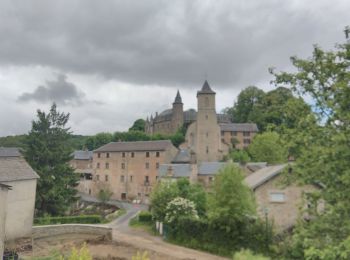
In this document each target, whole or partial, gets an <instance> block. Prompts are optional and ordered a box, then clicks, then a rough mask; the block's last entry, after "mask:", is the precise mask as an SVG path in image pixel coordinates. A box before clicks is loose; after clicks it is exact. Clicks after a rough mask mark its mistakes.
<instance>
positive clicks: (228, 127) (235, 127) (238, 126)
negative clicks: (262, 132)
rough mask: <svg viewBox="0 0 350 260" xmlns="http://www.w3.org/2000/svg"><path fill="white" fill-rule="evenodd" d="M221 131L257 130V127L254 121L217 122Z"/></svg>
mask: <svg viewBox="0 0 350 260" xmlns="http://www.w3.org/2000/svg"><path fill="white" fill-rule="evenodd" d="M219 125H220V129H221V131H227V132H258V131H259V129H258V127H257V125H256V124H254V123H229V124H219Z"/></svg>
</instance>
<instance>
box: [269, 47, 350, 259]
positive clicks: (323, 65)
mask: <svg viewBox="0 0 350 260" xmlns="http://www.w3.org/2000/svg"><path fill="white" fill-rule="evenodd" d="M291 62H292V64H293V65H294V67H295V68H296V69H295V71H296V72H294V73H289V72H275V71H274V70H271V72H272V74H273V75H274V76H275V84H276V85H279V84H284V85H286V86H289V87H290V88H291V89H292V90H293V91H294V92H295V93H296V94H299V95H307V96H309V98H310V99H311V104H313V110H314V112H315V115H316V118H317V120H318V123H319V124H318V125H316V126H313V125H312V124H309V125H310V127H308V128H305V125H303V124H301V125H300V126H299V128H298V135H290V136H289V138H290V139H291V140H294V141H295V142H296V143H303V146H299V147H300V149H299V153H300V155H299V157H298V159H297V161H296V164H295V167H294V176H295V177H296V178H297V181H299V182H302V183H307V184H312V183H314V182H318V183H321V184H322V186H323V189H322V192H321V193H320V194H319V196H318V197H317V196H316V195H317V194H313V195H314V197H316V198H319V199H322V200H323V201H325V209H324V211H323V212H322V213H318V212H317V211H315V210H313V208H315V207H311V209H309V210H308V213H309V215H310V216H311V221H309V222H306V221H303V220H301V221H300V223H299V225H298V228H297V229H296V230H295V232H294V235H293V243H292V248H291V253H290V255H289V257H290V256H292V257H293V258H295V259H303V258H306V259H348V255H349V253H348V252H349V249H348V248H349V246H348V244H349V239H348V238H349V236H350V221H349V216H350V193H349V185H350V149H349V147H350V109H349V107H350V103H349V102H350V87H349V85H350V44H349V42H347V43H345V44H338V45H336V49H335V50H331V51H324V50H322V49H321V48H319V47H318V46H314V49H313V53H312V57H310V58H309V59H300V58H297V57H292V58H291ZM305 122H306V123H307V122H308V121H307V120H305ZM305 122H304V123H305ZM316 202H317V200H316ZM340 247H344V250H343V253H341V251H342V250H339V248H340ZM337 252H338V253H339V252H340V254H339V255H337ZM328 256H330V257H328Z"/></svg>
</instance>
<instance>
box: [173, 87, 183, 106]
mask: <svg viewBox="0 0 350 260" xmlns="http://www.w3.org/2000/svg"><path fill="white" fill-rule="evenodd" d="M174 104H182V98H181V95H180V91H179V90H178V91H177V93H176V97H175V101H174Z"/></svg>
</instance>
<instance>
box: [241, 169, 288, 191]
mask: <svg viewBox="0 0 350 260" xmlns="http://www.w3.org/2000/svg"><path fill="white" fill-rule="evenodd" d="M287 165H288V164H279V165H272V166H267V167H265V168H262V169H260V170H258V171H256V172H254V173H252V174H250V175H249V176H247V177H246V178H245V179H244V182H245V183H246V184H247V185H248V186H249V187H250V188H251V189H253V190H255V189H256V188H258V187H259V186H260V185H262V184H264V183H265V182H267V181H269V180H270V179H272V178H273V177H275V176H277V175H278V174H280V173H281V172H282V171H283V169H284V168H285V167H286V166H287Z"/></svg>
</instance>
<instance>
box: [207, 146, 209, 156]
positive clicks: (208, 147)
mask: <svg viewBox="0 0 350 260" xmlns="http://www.w3.org/2000/svg"><path fill="white" fill-rule="evenodd" d="M208 153H209V147H208V146H207V154H208Z"/></svg>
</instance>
